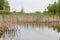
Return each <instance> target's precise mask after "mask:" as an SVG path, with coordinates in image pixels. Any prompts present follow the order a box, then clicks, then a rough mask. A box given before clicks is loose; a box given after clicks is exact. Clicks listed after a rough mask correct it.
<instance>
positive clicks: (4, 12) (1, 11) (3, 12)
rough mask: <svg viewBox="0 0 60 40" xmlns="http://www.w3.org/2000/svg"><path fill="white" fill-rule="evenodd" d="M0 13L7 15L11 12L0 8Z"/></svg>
mask: <svg viewBox="0 0 60 40" xmlns="http://www.w3.org/2000/svg"><path fill="white" fill-rule="evenodd" d="M0 14H2V15H8V14H11V12H10V11H8V10H0Z"/></svg>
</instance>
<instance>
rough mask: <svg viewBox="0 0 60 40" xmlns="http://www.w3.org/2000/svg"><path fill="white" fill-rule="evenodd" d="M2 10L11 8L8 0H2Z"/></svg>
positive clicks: (0, 0) (0, 2)
mask: <svg viewBox="0 0 60 40" xmlns="http://www.w3.org/2000/svg"><path fill="white" fill-rule="evenodd" d="M0 10H10V7H9V3H8V1H7V0H0Z"/></svg>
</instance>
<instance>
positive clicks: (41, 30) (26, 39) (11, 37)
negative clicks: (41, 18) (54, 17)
mask: <svg viewBox="0 0 60 40" xmlns="http://www.w3.org/2000/svg"><path fill="white" fill-rule="evenodd" d="M16 28H17V30H15V31H14V30H13V31H9V32H5V33H4V34H3V35H2V36H1V38H0V40H60V26H47V25H32V24H21V25H17V26H16Z"/></svg>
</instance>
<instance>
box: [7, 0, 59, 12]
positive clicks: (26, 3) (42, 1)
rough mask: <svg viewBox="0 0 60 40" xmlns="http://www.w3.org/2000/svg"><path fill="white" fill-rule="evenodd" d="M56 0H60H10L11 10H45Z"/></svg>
mask: <svg viewBox="0 0 60 40" xmlns="http://www.w3.org/2000/svg"><path fill="white" fill-rule="evenodd" d="M54 1H56V2H58V0H8V2H9V4H10V9H11V11H21V9H22V8H23V9H24V12H27V13H31V12H35V11H41V12H43V11H44V10H45V9H47V6H48V5H49V4H53V3H54Z"/></svg>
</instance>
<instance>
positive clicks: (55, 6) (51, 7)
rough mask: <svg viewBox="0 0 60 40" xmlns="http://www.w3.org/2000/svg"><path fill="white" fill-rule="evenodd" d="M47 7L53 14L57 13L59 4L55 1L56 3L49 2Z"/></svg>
mask: <svg viewBox="0 0 60 40" xmlns="http://www.w3.org/2000/svg"><path fill="white" fill-rule="evenodd" d="M47 9H48V12H50V13H51V14H52V15H55V14H56V11H57V4H56V2H54V4H49V6H48V7H47Z"/></svg>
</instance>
